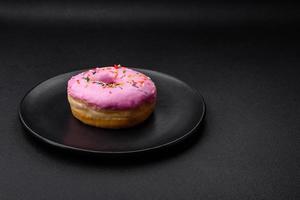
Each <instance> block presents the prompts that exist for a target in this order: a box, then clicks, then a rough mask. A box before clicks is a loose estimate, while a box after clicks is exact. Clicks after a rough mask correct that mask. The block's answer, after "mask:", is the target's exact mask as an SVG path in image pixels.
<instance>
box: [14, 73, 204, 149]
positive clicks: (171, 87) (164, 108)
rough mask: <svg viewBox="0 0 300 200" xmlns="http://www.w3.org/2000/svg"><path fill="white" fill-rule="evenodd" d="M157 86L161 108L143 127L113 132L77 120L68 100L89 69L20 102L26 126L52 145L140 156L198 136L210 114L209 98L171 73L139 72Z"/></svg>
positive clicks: (45, 85) (58, 79)
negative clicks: (74, 80) (72, 84)
mask: <svg viewBox="0 0 300 200" xmlns="http://www.w3.org/2000/svg"><path fill="white" fill-rule="evenodd" d="M136 70H138V71H140V72H142V73H144V74H146V75H148V76H150V77H151V79H152V80H153V81H154V82H155V84H156V87H157V93H158V97H157V105H156V108H155V111H154V113H153V114H152V115H151V116H150V117H149V118H148V119H147V120H146V121H145V122H144V123H142V124H140V125H138V126H135V127H133V128H129V129H120V130H110V129H101V128H95V127H91V126H88V125H85V124H83V123H81V122H80V121H78V120H77V119H75V118H74V117H73V116H72V114H71V112H70V107H69V103H68V101H67V96H66V95H67V94H66V87H67V81H68V79H69V78H70V77H71V76H73V75H75V74H77V73H80V72H81V71H83V70H80V71H75V72H70V73H66V74H62V75H59V76H55V77H53V78H50V79H48V80H46V81H44V82H42V83H41V84H39V85H37V86H36V87H34V88H33V89H32V90H30V91H29V92H28V93H27V94H26V95H25V97H24V98H23V100H22V101H21V104H20V111H19V116H20V119H21V122H22V124H23V125H24V126H25V128H26V129H28V131H29V133H31V134H33V135H34V136H36V137H37V138H39V139H41V140H42V141H44V142H46V143H49V144H51V145H54V146H57V147H61V148H65V149H72V150H78V151H84V152H91V153H115V154H117V153H135V152H142V151H147V150H153V149H158V148H161V147H166V146H168V145H171V144H175V143H177V142H178V141H181V140H183V139H184V138H186V137H187V136H189V135H191V134H192V133H193V132H195V129H196V128H197V126H198V125H199V124H200V122H201V121H202V119H203V117H204V113H205V104H204V101H203V98H202V97H201V96H200V95H199V94H198V93H197V92H196V91H195V90H194V89H192V88H190V87H189V86H188V85H187V84H185V83H184V82H182V81H180V80H178V79H176V78H174V77H171V76H169V75H166V74H163V73H160V72H155V71H150V70H145V69H136Z"/></svg>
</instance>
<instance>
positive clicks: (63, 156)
mask: <svg viewBox="0 0 300 200" xmlns="http://www.w3.org/2000/svg"><path fill="white" fill-rule="evenodd" d="M145 123H146V122H145ZM205 127H206V121H205V120H203V121H202V122H201V124H200V125H199V126H198V127H197V129H196V130H195V131H194V132H193V133H192V134H190V135H189V136H188V137H185V138H184V139H182V140H180V141H178V142H175V143H172V144H171V145H168V146H164V147H161V148H157V149H152V150H148V151H142V152H135V153H126V154H97V153H89V152H82V151H76V150H71V149H64V148H58V147H55V146H53V145H50V144H48V143H45V142H42V141H41V140H40V139H38V138H37V137H34V136H33V135H32V134H30V133H28V130H27V129H26V128H25V127H24V126H23V132H24V134H23V135H24V137H25V139H26V140H27V141H28V142H29V143H30V144H31V145H32V146H33V147H34V148H35V149H36V150H37V151H40V152H42V153H43V154H44V155H45V156H48V157H50V158H52V159H55V160H59V161H60V162H65V163H67V164H72V165H74V164H76V165H80V166H87V167H101V166H102V167H109V168H116V169H118V168H124V167H126V168H132V167H138V166H143V165H150V164H154V163H159V162H163V161H165V160H169V159H174V158H176V157H178V156H180V155H181V154H182V153H184V152H185V153H187V152H188V151H190V150H191V149H192V148H193V147H195V145H196V144H197V143H198V142H199V141H201V140H203V138H204V137H205Z"/></svg>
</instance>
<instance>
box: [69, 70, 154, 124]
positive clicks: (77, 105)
mask: <svg viewBox="0 0 300 200" xmlns="http://www.w3.org/2000/svg"><path fill="white" fill-rule="evenodd" d="M67 93H68V101H69V103H70V107H71V111H72V114H73V116H74V117H76V118H77V119H79V120H80V121H82V122H83V123H85V124H88V125H92V126H96V127H101V128H115V129H117V128H126V127H131V126H134V125H137V124H139V123H141V122H143V121H144V120H146V119H147V118H148V117H149V116H150V114H151V113H152V112H153V110H154V108H155V103H156V94H157V93H156V87H155V84H154V83H153V82H152V80H151V79H150V78H149V77H148V76H146V75H144V74H142V73H140V72H137V71H135V70H132V69H129V68H126V67H123V66H121V65H114V66H109V67H101V68H98V67H97V68H94V69H91V70H88V71H85V72H82V73H80V74H78V75H75V76H73V77H72V78H71V79H70V80H69V81H68V89H67Z"/></svg>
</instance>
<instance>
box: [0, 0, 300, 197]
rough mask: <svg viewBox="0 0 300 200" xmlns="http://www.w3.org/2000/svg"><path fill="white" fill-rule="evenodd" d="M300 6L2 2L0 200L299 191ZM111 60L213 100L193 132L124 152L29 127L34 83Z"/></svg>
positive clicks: (294, 194)
mask: <svg viewBox="0 0 300 200" xmlns="http://www.w3.org/2000/svg"><path fill="white" fill-rule="evenodd" d="M299 8H300V7H299V5H298V4H291V3H288V2H285V3H281V2H272V3H270V2H266V1H265V2H261V1H244V2H243V3H240V2H238V1H229V2H226V3H223V2H221V1H216V0H213V1H197V2H194V1H185V2H183V1H173V2H172V3H169V2H167V1H142V2H141V1H0V95H1V96H0V110H1V113H2V115H1V117H0V134H1V137H0V169H1V170H0V199H1V200H2V199H3V200H7V199H30V200H32V199H74V200H75V199H131V200H134V199H144V200H146V199H270V200H271V199H272V200H276V199H278V200H279V199H299V187H297V186H299V185H297V180H299V179H298V178H299V170H298V169H299V147H298V144H297V143H298V141H297V140H298V139H299V136H298V135H299V130H300V123H299V121H300V117H299V114H300V106H299V97H300V95H299V94H300V84H299V82H300V81H299V75H300V73H299V72H300V70H299V64H300V59H299V50H300V48H299V44H300V42H299V31H298V29H299V23H300V14H299V13H300V12H299V10H300V9H299ZM115 63H121V64H123V65H125V66H134V67H142V68H147V69H152V70H157V71H161V72H164V73H168V74H170V75H173V76H176V77H177V78H179V79H181V80H183V81H185V82H187V83H188V84H189V85H190V86H192V87H194V88H195V89H197V90H198V91H199V92H200V93H201V94H202V95H203V96H204V98H205V101H206V104H207V114H206V119H205V121H204V123H203V124H202V127H201V128H200V129H199V131H198V133H197V137H193V138H191V139H190V140H188V141H186V142H185V143H182V144H180V145H177V146H176V147H173V148H171V149H167V150H165V151H162V152H153V153H149V154H146V155H137V156H134V157H133V156H130V157H121V158H119V157H99V156H97V157H94V156H88V155H80V154H74V153H71V152H63V151H60V150H56V149H54V148H51V147H49V146H46V145H43V144H41V143H40V142H38V141H36V140H34V139H33V138H31V137H29V136H27V135H26V132H25V131H24V130H23V129H22V126H21V124H20V122H19V120H18V115H17V111H18V105H19V102H20V100H21V98H22V97H23V96H24V94H25V93H26V92H27V91H28V90H29V89H30V88H31V87H33V86H34V85H35V84H37V83H38V82H40V81H43V80H45V79H47V78H50V77H52V76H55V75H58V74H61V73H64V72H69V71H72V70H77V69H81V68H87V67H91V66H95V65H100V66H105V65H110V64H115ZM183 98H184V97H183ZM170 117H171V116H170ZM175 128H176V127H174V129H175Z"/></svg>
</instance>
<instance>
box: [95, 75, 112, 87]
mask: <svg viewBox="0 0 300 200" xmlns="http://www.w3.org/2000/svg"><path fill="white" fill-rule="evenodd" d="M95 80H96V81H100V82H103V83H106V84H113V83H115V81H116V80H115V76H114V74H113V73H98V74H95Z"/></svg>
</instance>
